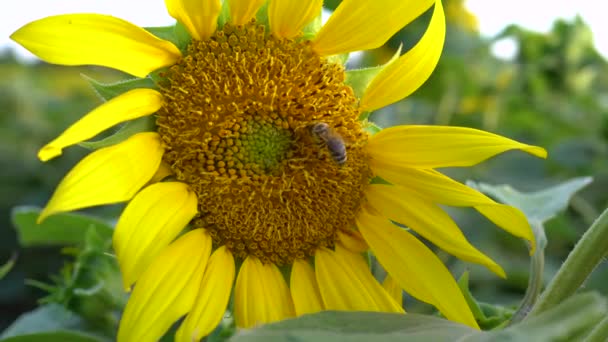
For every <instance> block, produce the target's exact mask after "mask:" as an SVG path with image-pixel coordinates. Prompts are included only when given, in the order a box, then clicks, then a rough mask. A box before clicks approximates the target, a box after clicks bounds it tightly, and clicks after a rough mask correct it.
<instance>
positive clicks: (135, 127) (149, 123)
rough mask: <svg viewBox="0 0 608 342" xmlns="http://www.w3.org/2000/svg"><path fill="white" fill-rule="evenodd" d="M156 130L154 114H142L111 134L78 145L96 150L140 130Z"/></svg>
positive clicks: (114, 143)
mask: <svg viewBox="0 0 608 342" xmlns="http://www.w3.org/2000/svg"><path fill="white" fill-rule="evenodd" d="M155 130H156V117H155V116H154V115H148V116H144V117H141V118H138V119H135V120H131V121H128V122H126V123H125V124H124V125H122V126H121V127H120V129H119V130H118V132H116V133H114V134H112V135H111V136H109V137H107V138H104V139H101V140H97V141H85V142H81V143H80V144H78V145H80V146H82V147H84V148H87V149H89V150H97V149H100V148H103V147H108V146H111V145H116V144H118V143H120V142H122V141H124V140H126V139H127V138H129V137H130V136H132V135H133V134H136V133H141V132H152V131H155Z"/></svg>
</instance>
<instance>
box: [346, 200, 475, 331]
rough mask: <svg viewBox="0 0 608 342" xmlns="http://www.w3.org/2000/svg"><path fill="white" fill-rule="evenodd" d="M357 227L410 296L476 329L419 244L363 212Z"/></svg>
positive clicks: (445, 275) (449, 280) (444, 274)
mask: <svg viewBox="0 0 608 342" xmlns="http://www.w3.org/2000/svg"><path fill="white" fill-rule="evenodd" d="M357 226H358V227H359V230H360V231H361V234H363V237H364V238H365V240H367V243H368V244H369V245H370V247H371V249H372V250H373V252H374V255H375V256H376V257H377V258H378V261H379V262H380V264H381V265H382V266H383V267H384V269H385V270H386V271H387V272H388V273H389V274H390V275H391V277H393V278H394V279H395V280H396V281H397V283H399V285H400V286H401V288H403V289H404V290H405V291H407V292H408V293H409V294H411V295H412V296H414V297H416V298H418V299H419V300H421V301H423V302H426V303H429V304H432V305H434V306H435V307H436V308H437V309H438V310H439V311H440V312H441V313H442V314H443V315H444V316H445V317H447V318H448V319H450V320H452V321H456V322H460V323H463V324H466V325H468V326H470V327H474V328H477V329H479V327H478V325H477V322H475V318H473V314H472V313H471V310H470V309H469V306H468V305H467V302H466V301H465V299H464V296H463V295H462V292H460V289H459V288H458V285H457V284H456V281H455V280H454V278H453V277H452V275H451V274H450V271H448V269H447V268H446V267H445V265H443V263H442V262H441V260H439V258H438V257H437V256H436V255H435V254H433V252H431V251H430V250H429V249H428V248H427V247H426V246H425V245H424V244H423V243H422V242H420V241H419V240H418V239H416V238H415V237H414V236H413V235H412V234H410V233H408V232H407V231H406V230H404V229H401V228H399V227H397V226H395V225H394V224H392V223H391V222H390V221H388V220H386V219H384V218H380V217H375V216H372V215H370V214H369V213H367V212H365V211H363V212H361V213H360V215H359V216H358V217H357Z"/></svg>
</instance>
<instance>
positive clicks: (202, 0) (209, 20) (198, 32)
mask: <svg viewBox="0 0 608 342" xmlns="http://www.w3.org/2000/svg"><path fill="white" fill-rule="evenodd" d="M165 6H166V7H167V11H168V12H169V15H170V16H172V17H173V18H175V19H176V20H177V21H179V22H180V23H182V24H183V25H184V26H185V27H186V28H188V32H190V35H192V38H194V39H196V40H204V39H207V38H209V37H211V35H212V34H213V32H215V28H216V26H217V17H218V15H219V14H220V9H221V7H222V4H221V2H220V0H165Z"/></svg>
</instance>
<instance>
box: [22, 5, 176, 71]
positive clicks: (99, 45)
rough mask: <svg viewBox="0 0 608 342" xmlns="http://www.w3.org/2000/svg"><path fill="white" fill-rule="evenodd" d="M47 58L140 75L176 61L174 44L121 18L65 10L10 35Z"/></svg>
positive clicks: (68, 63) (47, 60) (51, 60)
mask: <svg viewBox="0 0 608 342" xmlns="http://www.w3.org/2000/svg"><path fill="white" fill-rule="evenodd" d="M11 39H13V40H14V41H16V42H17V43H19V44H21V46H23V47H24V48H26V49H28V50H29V51H30V52H31V53H33V54H34V55H36V56H38V57H39V58H40V59H42V60H44V61H45V62H49V63H54V64H63V65H85V64H92V65H101V66H106V67H110V68H114V69H117V70H121V71H124V72H126V73H129V74H131V75H134V76H137V77H145V76H146V75H148V74H149V73H150V72H152V71H154V70H156V69H159V68H162V67H166V66H169V65H172V64H174V63H175V62H176V61H177V60H178V59H179V58H180V57H181V53H180V52H179V50H178V49H177V48H176V47H175V45H173V44H171V43H169V42H168V41H165V40H162V39H159V38H157V37H155V36H154V35H153V34H151V33H149V32H148V31H146V30H144V29H142V28H141V27H138V26H136V25H133V24H131V23H129V22H127V21H124V20H122V19H118V18H115V17H112V16H109V15H101V14H64V15H57V16H52V17H47V18H44V19H40V20H37V21H34V22H31V23H29V24H27V25H25V26H23V27H22V28H20V29H19V30H17V31H16V32H15V33H13V34H12V35H11Z"/></svg>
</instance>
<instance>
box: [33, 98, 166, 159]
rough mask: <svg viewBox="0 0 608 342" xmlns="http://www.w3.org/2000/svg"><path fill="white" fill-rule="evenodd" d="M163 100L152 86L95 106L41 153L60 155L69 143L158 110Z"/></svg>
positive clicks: (43, 155)
mask: <svg viewBox="0 0 608 342" xmlns="http://www.w3.org/2000/svg"><path fill="white" fill-rule="evenodd" d="M162 103H163V97H162V95H161V94H160V93H159V92H157V91H156V90H152V89H133V90H130V91H128V92H126V93H124V94H121V95H119V96H117V97H115V98H113V99H111V100H110V101H108V102H106V103H104V104H102V105H101V106H99V107H97V108H95V109H94V110H93V111H91V112H90V113H89V114H87V115H85V116H84V117H83V118H82V119H80V120H78V121H76V122H75V123H74V124H73V125H72V126H70V127H69V128H68V129H66V130H65V131H64V132H63V133H62V134H61V135H60V136H59V137H57V138H56V139H55V140H53V141H51V142H50V143H48V144H46V145H45V146H44V147H43V148H42V149H40V151H39V152H38V158H40V160H42V161H47V160H49V159H52V158H55V157H57V156H59V155H61V151H62V150H63V149H64V148H65V147H68V146H71V145H74V144H78V143H80V142H82V141H84V140H86V139H90V138H92V137H94V136H96V135H97V134H99V133H101V132H103V131H104V130H106V129H108V128H110V127H112V126H114V125H117V124H119V123H121V122H125V121H128V120H133V119H137V118H139V117H142V116H146V115H150V114H152V113H154V112H156V111H157V110H158V109H159V108H160V107H161V105H162Z"/></svg>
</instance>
